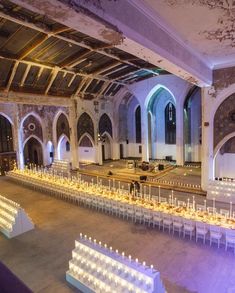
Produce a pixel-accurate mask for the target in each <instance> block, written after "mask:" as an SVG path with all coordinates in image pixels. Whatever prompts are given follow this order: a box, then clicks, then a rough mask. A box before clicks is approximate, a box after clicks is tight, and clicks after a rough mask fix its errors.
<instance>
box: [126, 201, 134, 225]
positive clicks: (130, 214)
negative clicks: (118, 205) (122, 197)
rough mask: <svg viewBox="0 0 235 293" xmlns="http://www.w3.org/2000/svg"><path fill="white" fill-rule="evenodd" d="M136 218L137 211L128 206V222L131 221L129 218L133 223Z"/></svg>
mask: <svg viewBox="0 0 235 293" xmlns="http://www.w3.org/2000/svg"><path fill="white" fill-rule="evenodd" d="M134 216H135V210H134V207H133V206H131V205H130V206H128V207H127V220H129V218H131V220H132V221H133V219H134Z"/></svg>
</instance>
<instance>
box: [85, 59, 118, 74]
mask: <svg viewBox="0 0 235 293" xmlns="http://www.w3.org/2000/svg"><path fill="white" fill-rule="evenodd" d="M119 64H120V62H119V61H117V60H116V61H113V62H112V63H111V64H108V65H106V66H102V67H100V68H98V69H96V70H94V71H92V72H91V73H90V74H94V75H95V74H101V73H103V72H105V71H107V70H109V69H112V68H114V67H116V66H118V65H119Z"/></svg>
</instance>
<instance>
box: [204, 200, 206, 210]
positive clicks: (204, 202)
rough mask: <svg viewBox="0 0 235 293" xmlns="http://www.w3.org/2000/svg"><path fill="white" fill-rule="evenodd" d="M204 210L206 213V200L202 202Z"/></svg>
mask: <svg viewBox="0 0 235 293" xmlns="http://www.w3.org/2000/svg"><path fill="white" fill-rule="evenodd" d="M204 209H205V211H206V200H204Z"/></svg>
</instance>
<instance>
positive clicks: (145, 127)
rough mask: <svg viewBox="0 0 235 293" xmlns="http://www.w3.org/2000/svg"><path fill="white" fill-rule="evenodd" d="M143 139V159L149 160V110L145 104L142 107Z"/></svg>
mask: <svg viewBox="0 0 235 293" xmlns="http://www.w3.org/2000/svg"><path fill="white" fill-rule="evenodd" d="M141 140H142V142H141V143H142V161H146V162H148V161H149V146H148V111H147V109H146V108H145V106H142V107H141Z"/></svg>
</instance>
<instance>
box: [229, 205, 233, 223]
mask: <svg viewBox="0 0 235 293" xmlns="http://www.w3.org/2000/svg"><path fill="white" fill-rule="evenodd" d="M232 209H233V204H232V202H231V201H230V210H229V214H230V219H231V218H232Z"/></svg>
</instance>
